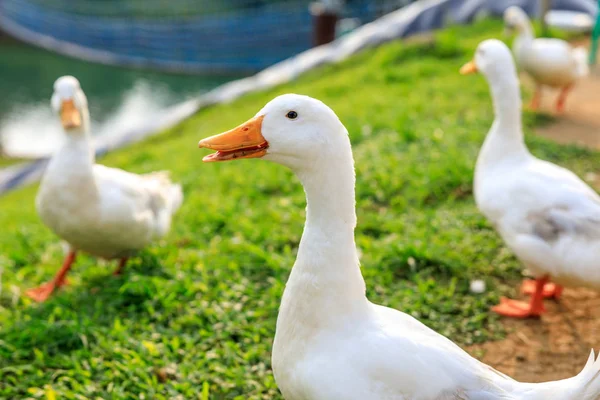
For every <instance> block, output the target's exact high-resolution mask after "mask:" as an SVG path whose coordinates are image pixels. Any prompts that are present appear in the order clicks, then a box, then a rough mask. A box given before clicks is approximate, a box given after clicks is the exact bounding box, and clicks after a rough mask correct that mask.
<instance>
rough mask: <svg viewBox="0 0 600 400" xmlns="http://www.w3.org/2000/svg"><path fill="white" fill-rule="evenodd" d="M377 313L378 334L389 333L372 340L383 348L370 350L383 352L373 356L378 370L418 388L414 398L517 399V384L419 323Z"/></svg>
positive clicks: (386, 311)
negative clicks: (378, 321)
mask: <svg viewBox="0 0 600 400" xmlns="http://www.w3.org/2000/svg"><path fill="white" fill-rule="evenodd" d="M375 307H376V310H377V313H378V314H379V316H380V318H381V320H380V321H381V323H380V324H377V325H378V329H382V327H383V329H382V330H383V332H384V333H385V334H384V335H381V334H380V335H377V336H375V335H373V340H377V341H380V343H378V344H376V345H373V346H371V347H379V348H381V353H380V354H379V357H377V356H376V355H374V354H373V355H372V357H373V359H374V360H375V362H376V363H378V368H380V369H381V368H382V367H383V369H384V370H387V371H385V372H384V371H383V370H381V377H384V378H385V377H387V378H388V379H389V380H390V381H393V380H394V379H395V380H396V382H398V383H399V384H400V385H402V384H405V383H406V382H411V383H414V386H413V388H412V390H413V395H414V397H415V398H435V399H438V398H439V399H453V400H454V399H465V400H515V399H518V398H517V397H513V396H512V395H511V389H512V388H513V387H514V386H515V385H516V384H518V383H517V382H516V381H514V380H512V379H511V378H509V377H508V376H506V375H504V374H502V373H501V372H498V371H496V370H495V369H493V368H492V367H490V366H488V365H486V364H483V363H482V362H480V361H478V360H476V359H475V358H473V357H471V356H470V355H469V354H468V353H466V352H465V351H464V350H462V349H461V348H460V347H459V346H457V345H456V344H455V343H453V342H452V341H451V340H449V339H448V338H446V337H444V336H442V335H440V334H439V333H437V332H435V331H434V330H432V329H430V328H428V327H427V326H425V325H424V324H423V323H421V322H419V321H418V320H416V319H415V318H413V317H411V316H409V315H407V314H404V313H401V312H399V311H397V310H394V309H390V308H387V307H381V306H375ZM382 337H383V338H385V339H382ZM374 368H375V366H374ZM397 389H398V390H399V392H402V390H403V388H402V387H398V388H397ZM404 389H406V388H404Z"/></svg>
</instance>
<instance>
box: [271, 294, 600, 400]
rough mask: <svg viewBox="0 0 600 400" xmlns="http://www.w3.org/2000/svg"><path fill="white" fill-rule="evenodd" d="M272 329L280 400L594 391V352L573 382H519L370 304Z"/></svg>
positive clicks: (486, 398) (583, 395)
mask: <svg viewBox="0 0 600 400" xmlns="http://www.w3.org/2000/svg"><path fill="white" fill-rule="evenodd" d="M279 318H282V316H281V315H280V317H279ZM294 322H295V323H296V324H297V326H303V327H304V326H305V325H307V324H309V323H310V321H306V320H302V321H300V320H297V321H294ZM279 326H280V324H278V331H277V335H278V336H276V341H275V345H274V348H273V368H274V373H275V378H276V380H277V384H278V386H279V388H280V389H281V391H282V393H283V396H284V398H285V399H286V400H330V399H343V400H432V399H433V400H547V399H553V400H584V399H585V400H592V399H596V398H597V397H595V396H596V395H595V393H598V391H599V390H600V387H598V386H599V383H598V381H597V379H596V377H597V374H598V370H599V369H600V362H599V361H594V356H593V354H592V355H591V356H590V359H589V360H588V363H587V364H586V367H585V368H584V370H583V371H582V372H581V373H580V374H579V375H577V376H575V377H573V378H569V379H565V380H562V381H556V382H547V383H540V384H530V383H521V382H517V381H515V380H513V379H511V378H510V377H508V376H506V375H504V374H502V373H500V372H498V371H496V370H494V369H493V368H491V367H489V366H487V365H485V364H483V363H481V362H479V361H477V360H476V359H474V358H473V357H471V356H470V355H468V354H467V353H466V352H465V351H464V350H462V349H461V348H459V347H458V346H457V345H455V344H454V343H452V342H451V341H450V340H448V339H446V338H445V337H443V336H441V335H439V334H438V333H436V332H434V331H433V330H431V329H429V328H427V327H426V326H425V325H423V324H422V323H420V322H419V321H417V320H416V319H414V318H412V317H410V316H408V315H406V314H404V313H401V312H399V311H396V310H393V309H389V308H386V307H381V306H376V305H373V304H369V305H368V314H360V315H356V316H355V317H354V318H352V317H346V318H344V319H343V320H340V321H336V323H335V324H332V325H331V326H329V327H321V328H320V329H319V330H318V331H316V330H315V331H313V332H308V331H306V333H307V334H297V335H293V334H292V335H288V334H283V336H282V333H283V332H282V331H281V330H280V328H279ZM299 330H300V331H301V332H302V331H303V330H304V329H303V328H300V329H299Z"/></svg>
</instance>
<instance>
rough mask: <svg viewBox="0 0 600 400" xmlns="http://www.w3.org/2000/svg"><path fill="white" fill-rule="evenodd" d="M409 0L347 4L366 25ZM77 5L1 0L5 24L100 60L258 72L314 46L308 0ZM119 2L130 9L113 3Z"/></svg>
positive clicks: (0, 24) (0, 25)
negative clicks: (214, 7)
mask: <svg viewBox="0 0 600 400" xmlns="http://www.w3.org/2000/svg"><path fill="white" fill-rule="evenodd" d="M147 2H148V3H153V0H147ZM407 2H408V1H402V0H400V1H399V0H396V1H392V0H387V1H382V0H379V1H373V0H353V1H349V2H347V7H346V10H345V14H346V15H347V16H349V17H356V18H358V19H359V20H360V22H361V23H365V22H370V21H371V20H373V19H375V18H376V17H377V16H378V10H379V9H381V8H382V7H383V6H385V7H387V8H390V5H391V6H392V7H394V5H396V4H397V5H398V7H399V6H400V5H401V4H404V3H407ZM69 3H70V2H58V1H56V0H50V1H48V2H47V3H46V5H43V4H44V2H40V1H39V0H0V29H4V30H5V31H7V32H8V33H9V34H12V35H14V36H16V37H18V38H20V39H22V40H25V41H28V42H30V43H33V44H37V45H40V46H42V47H45V48H48V49H50V50H54V51H57V52H62V53H66V54H69V55H72V56H75V57H80V58H84V59H88V60H92V61H97V62H104V63H110V64H118V65H125V66H127V65H129V66H145V67H154V68H160V69H170V70H179V71H187V72H219V73H222V72H244V71H247V72H252V71H258V70H260V69H263V68H265V67H267V66H269V65H272V64H275V63H277V62H278V61H281V60H284V59H286V58H288V57H290V56H293V55H295V54H298V53H300V52H302V51H304V50H306V49H308V48H310V46H311V34H312V18H311V15H310V12H309V3H310V1H306V0H288V1H285V2H281V1H262V2H257V1H254V2H250V1H249V0H237V3H240V4H239V7H233V5H235V3H236V1H230V2H229V3H233V5H230V9H229V10H223V11H221V12H218V13H214V12H213V13H209V14H206V13H203V9H201V8H200V9H195V10H193V9H190V10H188V11H187V13H185V15H182V14H177V15H175V14H173V15H169V14H167V15H165V16H162V17H158V16H156V15H144V14H140V13H139V10H138V11H137V14H136V13H135V12H131V9H130V8H129V9H128V8H127V7H126V6H127V3H128V1H127V0H122V1H119V2H115V1H112V2H105V3H106V6H105V7H106V8H109V9H110V10H111V14H110V15H94V13H93V12H89V13H83V12H82V5H81V4H83V5H85V4H95V7H96V10H97V7H98V4H102V3H103V2H92V3H90V2H87V3H86V1H83V2H82V3H81V4H80V5H79V6H78V8H77V9H74V10H69V8H68V4H69ZM76 3H79V2H76ZM162 3H165V2H162ZM174 3H177V0H174ZM258 3H260V4H259V5H256V4H258ZM71 4H74V3H71ZM191 4H193V3H190V2H187V3H186V6H187V7H191ZM197 4H199V5H201V4H202V2H199V3H197ZM253 4H254V5H253ZM117 5H120V6H119V7H122V10H121V11H122V12H119V10H118V9H117V10H115V11H113V9H112V8H110V7H114V6H117ZM75 11H76V12H75ZM92 11H94V10H92Z"/></svg>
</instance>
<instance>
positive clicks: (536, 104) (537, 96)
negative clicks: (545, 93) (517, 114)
mask: <svg viewBox="0 0 600 400" xmlns="http://www.w3.org/2000/svg"><path fill="white" fill-rule="evenodd" d="M541 102H542V86H540V85H536V86H535V92H534V93H533V97H532V98H531V103H529V108H531V109H532V110H534V111H535V110H537V109H538V108H540V103H541Z"/></svg>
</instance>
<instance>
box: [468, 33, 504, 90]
mask: <svg viewBox="0 0 600 400" xmlns="http://www.w3.org/2000/svg"><path fill="white" fill-rule="evenodd" d="M475 72H481V73H482V74H483V75H484V76H485V77H486V78H487V79H488V81H494V80H495V79H497V78H499V77H501V76H503V75H505V74H508V73H513V74H516V70H515V63H514V61H513V58H512V54H511V53H510V50H509V49H508V47H507V46H506V45H505V44H504V43H503V42H501V41H500V40H496V39H489V40H485V41H483V42H481V43H480V44H479V46H477V50H476V51H475V57H473V60H471V61H469V62H468V63H466V64H465V65H463V66H462V68H461V69H460V73H461V74H463V75H467V74H473V73H475Z"/></svg>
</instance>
